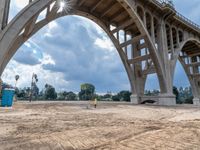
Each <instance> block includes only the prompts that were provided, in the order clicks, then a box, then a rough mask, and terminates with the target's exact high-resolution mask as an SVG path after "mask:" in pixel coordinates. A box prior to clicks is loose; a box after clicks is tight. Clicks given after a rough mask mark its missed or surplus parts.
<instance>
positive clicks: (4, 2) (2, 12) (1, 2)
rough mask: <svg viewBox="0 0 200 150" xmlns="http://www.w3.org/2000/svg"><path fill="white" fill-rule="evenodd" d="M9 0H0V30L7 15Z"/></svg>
mask: <svg viewBox="0 0 200 150" xmlns="http://www.w3.org/2000/svg"><path fill="white" fill-rule="evenodd" d="M9 8H10V0H0V30H3V29H4V28H5V27H6V25H7V23H8V17H9Z"/></svg>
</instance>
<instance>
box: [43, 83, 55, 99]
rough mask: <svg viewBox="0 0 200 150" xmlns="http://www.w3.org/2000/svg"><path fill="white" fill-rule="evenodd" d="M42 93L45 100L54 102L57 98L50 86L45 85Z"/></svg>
mask: <svg viewBox="0 0 200 150" xmlns="http://www.w3.org/2000/svg"><path fill="white" fill-rule="evenodd" d="M44 93H45V94H44V95H45V99H46V100H48V99H50V100H55V99H56V98H57V93H56V90H55V88H54V87H53V86H52V85H49V84H46V85H45V92H44Z"/></svg>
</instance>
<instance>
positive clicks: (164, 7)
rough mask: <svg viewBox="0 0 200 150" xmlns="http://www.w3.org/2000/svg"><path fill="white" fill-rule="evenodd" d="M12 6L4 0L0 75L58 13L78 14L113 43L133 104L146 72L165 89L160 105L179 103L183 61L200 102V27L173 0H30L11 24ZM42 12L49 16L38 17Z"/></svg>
mask: <svg viewBox="0 0 200 150" xmlns="http://www.w3.org/2000/svg"><path fill="white" fill-rule="evenodd" d="M64 3H66V5H65V4H64ZM61 5H62V6H61ZM69 5H70V8H69V7H68V6H69ZM9 6H10V0H1V1H0V75H1V74H2V72H3V71H4V68H5V67H6V65H7V64H8V62H9V61H10V59H11V58H12V56H13V55H14V54H15V52H16V51H17V50H18V48H19V47H20V46H21V45H22V44H23V43H24V42H25V41H26V40H28V39H29V38H30V37H31V36H32V35H33V34H35V33H36V32H37V31H38V30H40V29H41V28H42V27H43V26H45V25H46V24H48V23H49V22H51V21H53V20H55V19H57V18H59V17H62V16H66V15H73V14H75V15H80V16H84V17H86V18H89V19H91V20H93V21H94V22H95V23H97V24H98V25H99V26H100V27H101V28H102V29H103V30H104V31H105V32H106V33H107V34H108V36H109V37H110V39H111V40H112V42H113V43H114V45H115V47H116V49H117V51H118V53H119V55H120V58H121V60H122V62H123V64H124V67H125V69H126V72H127V75H128V78H129V81H130V86H131V90H132V96H131V100H132V103H134V104H139V103H142V101H143V97H144V88H145V83H146V79H147V76H148V75H149V74H153V73H156V74H157V77H158V80H159V85H160V91H161V93H160V95H159V96H157V97H156V98H155V99H156V100H157V103H158V104H159V105H175V104H176V101H175V96H174V95H173V92H172V91H173V78H174V71H175V65H176V63H177V61H178V60H179V61H180V62H181V64H182V65H183V68H184V69H185V72H186V74H187V76H188V79H189V81H190V84H191V87H192V91H193V95H194V99H193V102H194V104H195V105H199V104H200V27H199V26H198V25H196V24H195V23H193V22H192V21H190V20H188V19H187V18H185V17H183V16H182V15H180V14H179V13H178V12H177V11H176V10H175V8H174V7H173V5H172V3H170V1H166V0H165V1H161V0H29V4H28V5H27V6H26V7H25V8H23V9H22V10H21V11H20V12H19V13H18V14H17V15H16V16H15V17H14V18H13V19H12V20H11V21H10V22H8V14H9ZM60 7H62V8H60ZM65 7H67V8H65ZM66 9H67V11H64V10H66ZM41 14H45V15H43V19H40V20H39V19H38V18H39V17H40V15H41ZM144 99H146V97H144Z"/></svg>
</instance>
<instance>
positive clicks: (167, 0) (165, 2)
mask: <svg viewBox="0 0 200 150" xmlns="http://www.w3.org/2000/svg"><path fill="white" fill-rule="evenodd" d="M153 2H155V3H156V4H158V5H159V6H161V7H166V6H170V7H171V8H172V9H173V10H174V11H175V12H176V16H177V18H178V19H180V20H181V21H183V22H185V23H186V24H188V25H189V26H192V27H194V28H195V29H197V30H200V25H198V24H196V23H194V22H193V21H191V20H190V19H188V18H186V17H185V16H183V15H182V14H180V13H179V12H177V11H176V10H175V7H174V4H173V2H172V0H153Z"/></svg>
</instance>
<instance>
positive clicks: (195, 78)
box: [176, 39, 200, 103]
mask: <svg viewBox="0 0 200 150" xmlns="http://www.w3.org/2000/svg"><path fill="white" fill-rule="evenodd" d="M199 49H200V46H199V42H198V41H197V40H195V39H188V40H186V41H185V42H184V43H182V45H181V49H180V50H181V51H180V54H179V57H178V60H179V62H180V63H179V62H178V63H177V64H176V65H177V66H178V67H177V68H179V75H178V78H179V79H180V78H181V77H183V78H184V79H182V80H181V81H183V82H185V84H186V85H188V87H189V86H190V87H189V89H190V92H191V93H192V95H193V97H194V98H193V103H196V102H195V100H197V101H199V94H200V86H199V85H198V83H199V81H200V69H199V68H200V67H199V66H200V54H199ZM181 66H182V67H181ZM181 68H183V69H181ZM184 72H185V75H184ZM177 80H178V79H177ZM187 80H188V82H187ZM179 83H181V82H179ZM190 95H191V94H190ZM190 99H192V98H190ZM190 101H192V100H190ZM198 103H199V102H198Z"/></svg>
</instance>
